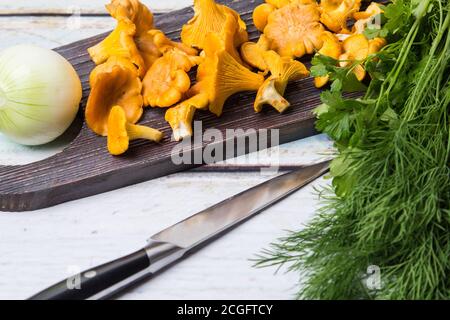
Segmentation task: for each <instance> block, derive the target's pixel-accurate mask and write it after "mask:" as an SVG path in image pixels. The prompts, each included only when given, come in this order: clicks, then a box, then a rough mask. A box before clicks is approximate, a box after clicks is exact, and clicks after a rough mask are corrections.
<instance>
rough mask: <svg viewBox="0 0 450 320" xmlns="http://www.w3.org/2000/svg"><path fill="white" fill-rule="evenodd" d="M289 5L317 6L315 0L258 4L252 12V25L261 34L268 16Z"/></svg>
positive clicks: (267, 0) (288, 0) (277, 0)
mask: <svg viewBox="0 0 450 320" xmlns="http://www.w3.org/2000/svg"><path fill="white" fill-rule="evenodd" d="M291 3H298V4H317V3H316V1H315V0H266V3H263V4H260V5H259V6H257V7H256V8H255V10H253V23H254V25H255V27H256V29H258V30H259V31H261V32H264V28H265V27H266V25H267V22H268V19H269V15H270V14H271V13H272V12H274V11H275V10H277V9H280V8H282V7H284V6H287V5H288V4H291Z"/></svg>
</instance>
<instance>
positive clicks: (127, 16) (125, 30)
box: [88, 0, 153, 76]
mask: <svg viewBox="0 0 450 320" xmlns="http://www.w3.org/2000/svg"><path fill="white" fill-rule="evenodd" d="M106 9H107V10H108V12H109V13H110V14H111V16H112V17H113V18H115V19H116V20H117V26H116V28H115V29H114V31H113V32H112V33H111V34H110V35H109V36H107V37H106V38H105V39H104V40H103V41H102V42H100V43H99V44H97V45H95V46H93V47H91V48H89V49H88V52H89V54H90V56H91V58H92V60H93V61H94V62H95V64H97V65H98V64H101V63H103V62H105V61H106V60H108V58H109V57H111V56H120V57H124V58H127V59H129V60H131V61H132V62H133V63H134V64H135V65H136V66H137V67H138V70H139V74H140V75H141V76H143V75H144V74H145V62H144V58H143V57H142V55H141V53H140V51H139V49H138V47H137V45H136V43H135V38H138V37H139V36H141V35H143V34H145V33H146V32H147V31H148V30H150V29H152V28H153V15H152V13H151V12H150V10H148V8H147V7H146V6H144V5H143V4H142V3H140V2H139V1H138V0H112V1H111V3H110V4H108V5H106Z"/></svg>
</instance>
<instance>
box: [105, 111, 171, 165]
mask: <svg viewBox="0 0 450 320" xmlns="http://www.w3.org/2000/svg"><path fill="white" fill-rule="evenodd" d="M163 137H164V134H163V133H162V132H161V131H159V130H156V129H153V128H150V127H145V126H140V125H135V124H131V123H129V122H128V120H127V116H126V114H125V111H124V110H123V108H122V107H121V106H114V107H113V108H112V109H111V112H110V113H109V117H108V151H109V153H111V154H112V155H115V156H118V155H121V154H124V153H125V152H126V151H127V150H128V148H129V145H130V141H132V140H138V139H145V140H150V141H154V142H160V141H161V140H162V139H163Z"/></svg>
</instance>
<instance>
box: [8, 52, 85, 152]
mask: <svg viewBox="0 0 450 320" xmlns="http://www.w3.org/2000/svg"><path fill="white" fill-rule="evenodd" d="M81 97H82V87H81V81H80V78H79V77H78V74H77V73H76V71H75V69H74V68H73V67H72V65H71V64H70V63H69V62H68V61H67V60H66V59H65V58H63V57H62V56H61V55H59V54H58V53H56V52H55V51H52V50H49V49H43V48H39V47H36V46H31V45H19V46H14V47H11V48H8V49H6V50H4V51H3V52H1V53H0V132H1V133H3V134H4V135H6V136H7V137H8V138H10V139H11V140H13V141H15V142H17V143H19V144H23V145H29V146H35V145H42V144H46V143H48V142H51V141H53V140H54V139H56V138H57V137H59V136H60V135H62V134H63V133H64V132H65V131H66V130H67V129H68V128H69V126H70V125H71V124H72V122H73V120H74V119H75V117H76V115H77V112H78V109H79V105H80V101H81Z"/></svg>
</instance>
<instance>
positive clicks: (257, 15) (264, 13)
mask: <svg viewBox="0 0 450 320" xmlns="http://www.w3.org/2000/svg"><path fill="white" fill-rule="evenodd" d="M275 10H277V8H276V7H275V6H273V5H271V4H270V3H263V4H260V5H259V6H257V7H256V8H255V10H253V24H254V25H255V27H256V29H258V30H259V31H261V32H263V31H264V28H265V27H266V26H267V21H268V19H269V15H270V14H271V13H272V12H274V11H275Z"/></svg>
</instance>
